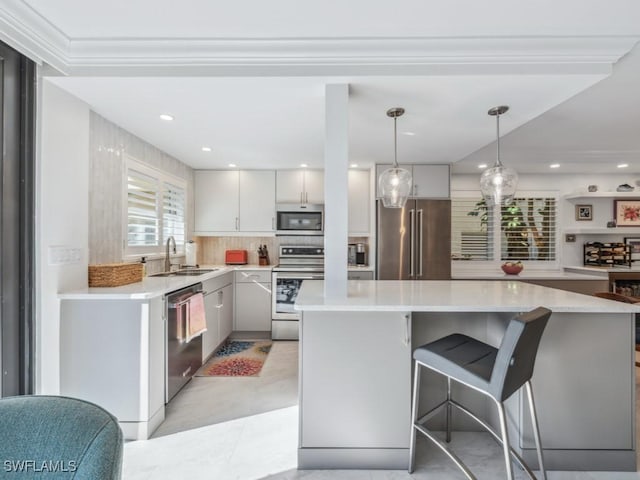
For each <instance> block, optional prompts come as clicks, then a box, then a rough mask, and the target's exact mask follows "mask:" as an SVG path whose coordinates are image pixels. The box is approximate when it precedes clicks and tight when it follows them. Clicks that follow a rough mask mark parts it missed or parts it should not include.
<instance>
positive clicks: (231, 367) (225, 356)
mask: <svg viewBox="0 0 640 480" xmlns="http://www.w3.org/2000/svg"><path fill="white" fill-rule="evenodd" d="M271 345H272V343H271V340H260V341H253V340H227V341H226V342H225V343H224V344H223V345H222V346H221V347H220V348H219V349H218V351H216V353H215V355H214V356H213V357H211V358H210V359H209V361H208V362H207V363H205V364H204V365H203V366H202V367H201V368H200V370H198V372H197V373H196V377H256V376H258V375H260V370H262V365H264V361H265V360H266V359H267V355H268V354H269V351H271Z"/></svg>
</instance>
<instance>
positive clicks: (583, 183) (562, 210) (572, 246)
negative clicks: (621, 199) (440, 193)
mask: <svg viewBox="0 0 640 480" xmlns="http://www.w3.org/2000/svg"><path fill="white" fill-rule="evenodd" d="M639 179H640V175H638V174H633V173H628V174H624V173H615V174H610V175H603V174H598V175H595V174H594V175H579V174H562V173H553V174H551V173H550V174H547V175H541V174H535V175H534V174H528V175H527V174H521V175H520V179H519V182H518V191H524V190H527V191H540V192H543V191H549V192H555V193H557V194H558V195H559V196H560V199H559V201H558V219H559V222H560V224H559V226H558V233H559V239H560V249H559V256H560V258H559V260H560V265H562V266H570V265H582V246H583V244H584V242H592V241H601V242H622V241H623V238H624V234H611V235H593V234H590V235H577V237H576V241H575V243H567V242H565V239H564V235H563V234H562V231H563V230H564V229H566V228H605V227H606V226H607V222H608V221H610V220H612V219H613V200H612V199H611V198H590V199H588V200H586V199H585V200H584V201H582V200H580V201H575V200H574V201H568V200H564V199H563V198H562V196H563V195H566V194H568V193H573V192H578V191H582V192H586V191H587V187H588V186H589V185H597V186H598V191H599V192H615V191H616V187H617V186H618V185H621V184H623V183H627V184H629V185H631V186H633V187H635V188H636V190H637V191H638V197H639V198H640V187H639V186H636V184H635V182H636V180H639ZM479 180H480V172H478V175H452V177H451V191H452V196H455V191H460V190H476V191H478V193H479V191H480V184H479ZM577 203H585V204H589V205H593V220H592V221H590V222H585V221H576V220H575V205H576V204H577Z"/></svg>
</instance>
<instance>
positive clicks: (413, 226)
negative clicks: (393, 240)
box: [409, 208, 416, 277]
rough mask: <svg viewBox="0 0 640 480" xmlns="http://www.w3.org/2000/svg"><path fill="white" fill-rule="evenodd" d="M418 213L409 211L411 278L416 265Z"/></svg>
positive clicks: (413, 210)
mask: <svg viewBox="0 0 640 480" xmlns="http://www.w3.org/2000/svg"><path fill="white" fill-rule="evenodd" d="M415 231H416V211H415V209H413V208H412V209H411V210H409V276H410V277H413V275H414V273H415V272H414V266H415V263H416V238H415V237H416V234H415Z"/></svg>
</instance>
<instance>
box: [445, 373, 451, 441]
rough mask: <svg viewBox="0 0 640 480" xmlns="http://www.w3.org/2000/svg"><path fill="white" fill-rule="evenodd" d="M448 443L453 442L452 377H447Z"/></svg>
mask: <svg viewBox="0 0 640 480" xmlns="http://www.w3.org/2000/svg"><path fill="white" fill-rule="evenodd" d="M446 426H447V438H446V439H447V443H449V442H450V441H451V377H447V419H446Z"/></svg>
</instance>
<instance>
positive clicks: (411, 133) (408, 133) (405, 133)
mask: <svg viewBox="0 0 640 480" xmlns="http://www.w3.org/2000/svg"><path fill="white" fill-rule="evenodd" d="M402 135H406V136H408V137H413V136H414V135H415V133H414V132H402Z"/></svg>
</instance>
